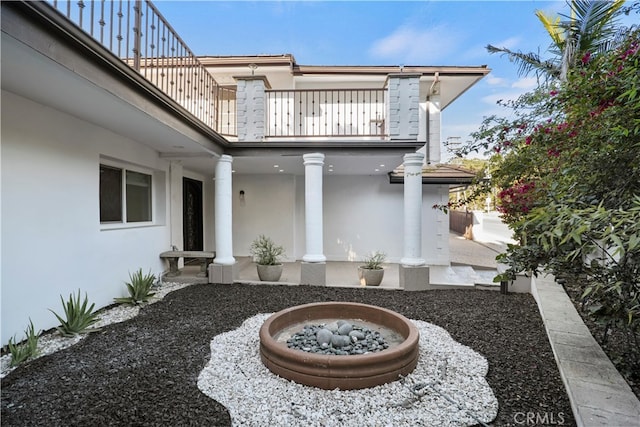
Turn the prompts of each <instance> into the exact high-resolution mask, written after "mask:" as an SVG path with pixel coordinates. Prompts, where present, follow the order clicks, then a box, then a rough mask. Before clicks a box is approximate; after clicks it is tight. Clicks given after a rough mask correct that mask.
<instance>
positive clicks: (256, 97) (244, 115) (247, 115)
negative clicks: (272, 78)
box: [234, 75, 271, 141]
mask: <svg viewBox="0 0 640 427" xmlns="http://www.w3.org/2000/svg"><path fill="white" fill-rule="evenodd" d="M234 78H235V79H236V81H237V88H236V114H237V116H236V121H237V126H238V141H262V140H264V136H265V106H266V102H267V101H266V93H265V90H266V89H271V86H270V85H269V81H268V80H267V78H266V77H265V76H253V75H252V76H240V77H234Z"/></svg>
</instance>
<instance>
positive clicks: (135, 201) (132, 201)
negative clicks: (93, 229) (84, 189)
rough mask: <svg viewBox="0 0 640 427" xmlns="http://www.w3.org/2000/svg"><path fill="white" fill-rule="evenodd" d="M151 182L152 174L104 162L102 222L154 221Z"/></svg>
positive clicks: (101, 203)
mask: <svg viewBox="0 0 640 427" xmlns="http://www.w3.org/2000/svg"><path fill="white" fill-rule="evenodd" d="M123 181H124V185H123ZM151 182H152V176H151V175H150V174H146V173H141V172H137V171H132V170H127V169H123V168H118V167H114V166H109V165H104V164H101V165H100V222H101V223H114V222H115V223H124V222H126V223H133V222H150V221H152V219H153V217H152V209H151V206H152V192H151ZM123 217H124V218H125V219H124V220H123Z"/></svg>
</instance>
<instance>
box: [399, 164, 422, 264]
mask: <svg viewBox="0 0 640 427" xmlns="http://www.w3.org/2000/svg"><path fill="white" fill-rule="evenodd" d="M423 162H424V154H422V153H409V154H405V155H404V254H403V258H402V259H401V260H400V263H401V264H403V265H408V266H419V265H424V264H425V260H424V259H423V258H422V165H423Z"/></svg>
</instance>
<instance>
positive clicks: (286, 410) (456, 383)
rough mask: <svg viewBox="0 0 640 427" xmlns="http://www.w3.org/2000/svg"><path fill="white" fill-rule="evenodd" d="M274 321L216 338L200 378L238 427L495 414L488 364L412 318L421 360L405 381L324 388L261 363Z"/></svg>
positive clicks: (418, 422)
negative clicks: (263, 329) (263, 331)
mask: <svg viewBox="0 0 640 427" xmlns="http://www.w3.org/2000/svg"><path fill="white" fill-rule="evenodd" d="M269 316H270V314H258V315H256V316H253V317H251V318H249V319H247V320H246V321H245V322H244V323H243V324H242V325H241V326H240V327H239V328H238V329H236V330H233V331H230V332H226V333H223V334H220V335H217V336H215V337H214V338H213V340H212V341H211V360H210V361H209V363H208V364H207V366H205V368H204V369H203V371H202V372H201V373H200V376H199V378H198V387H199V388H200V390H201V391H202V392H203V393H204V394H206V395H207V396H209V397H211V398H212V399H215V400H216V401H218V402H220V403H221V404H223V405H224V406H225V407H226V408H227V409H228V410H229V412H230V413H231V419H232V423H233V425H234V426H260V427H263V426H269V425H270V426H323V427H330V426H340V427H349V426H354V427H355V426H357V427H363V426H401V425H402V426H436V425H437V426H469V425H475V424H479V423H480V422H482V423H489V422H491V421H492V420H493V419H494V418H495V417H496V415H497V412H498V401H497V399H496V397H495V395H494V394H493V391H492V390H491V388H490V387H489V384H488V383H487V381H486V379H485V376H486V374H487V371H488V363H487V360H486V359H485V358H484V357H482V356H481V355H479V354H478V353H476V352H475V351H473V350H472V349H470V348H469V347H466V346H464V345H462V344H460V343H458V342H456V341H454V340H453V339H452V338H451V336H450V335H449V333H448V332H447V331H446V330H444V329H443V328H440V327H438V326H435V325H432V324H430V323H427V322H423V321H420V320H412V322H413V323H414V324H415V325H416V327H417V328H418V330H419V332H420V342H419V345H420V356H419V360H418V366H417V367H416V369H415V370H414V371H413V373H411V374H410V375H408V376H407V377H406V378H405V379H404V380H399V381H395V382H393V383H389V384H384V385H381V386H377V387H373V388H369V389H363V390H348V391H340V390H322V389H319V388H315V387H309V386H305V385H301V384H297V383H294V382H292V381H289V380H286V379H284V378H280V377H278V376H276V375H275V374H273V373H271V371H269V370H268V369H267V368H266V367H265V366H264V365H263V364H262V362H261V361H260V355H259V347H260V346H259V336H258V332H259V329H260V326H262V324H263V323H264V321H265V320H266V319H267V318H268V317H269ZM336 357H349V356H336Z"/></svg>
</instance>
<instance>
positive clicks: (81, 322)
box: [49, 289, 100, 337]
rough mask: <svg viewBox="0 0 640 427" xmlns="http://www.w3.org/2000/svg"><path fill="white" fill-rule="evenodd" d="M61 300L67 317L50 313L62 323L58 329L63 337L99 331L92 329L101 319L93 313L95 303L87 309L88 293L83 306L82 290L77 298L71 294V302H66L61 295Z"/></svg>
mask: <svg viewBox="0 0 640 427" xmlns="http://www.w3.org/2000/svg"><path fill="white" fill-rule="evenodd" d="M60 300H61V301H62V307H63V308H64V314H65V317H64V318H63V317H62V316H60V315H59V314H58V313H56V312H55V311H53V310H51V309H49V311H51V312H52V313H53V314H54V315H55V316H56V318H57V319H58V321H59V322H60V326H59V327H58V328H57V329H58V331H59V332H60V333H61V334H62V335H63V336H65V337H72V336H74V335H77V334H81V333H89V332H95V331H98V330H99V328H90V326H91V325H93V324H94V323H96V322H97V321H98V320H100V319H99V317H98V315H97V314H96V313H94V311H93V307H95V303H92V304H91V306H90V307H89V308H87V304H88V303H89V300H88V298H87V294H86V293H85V295H84V301H83V302H82V304H81V303H80V289H78V296H77V297H75V298H74V296H73V294H69V300H68V301H66V302H65V301H64V299H63V298H62V295H60Z"/></svg>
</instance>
